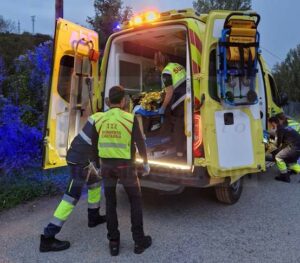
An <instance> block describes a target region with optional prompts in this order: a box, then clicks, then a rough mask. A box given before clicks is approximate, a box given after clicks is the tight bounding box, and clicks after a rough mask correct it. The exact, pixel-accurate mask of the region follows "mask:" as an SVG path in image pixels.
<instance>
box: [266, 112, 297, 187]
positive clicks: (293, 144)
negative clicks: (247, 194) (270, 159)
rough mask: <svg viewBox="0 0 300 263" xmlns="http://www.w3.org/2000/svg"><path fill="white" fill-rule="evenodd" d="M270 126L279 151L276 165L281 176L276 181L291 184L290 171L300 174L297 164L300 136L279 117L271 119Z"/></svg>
mask: <svg viewBox="0 0 300 263" xmlns="http://www.w3.org/2000/svg"><path fill="white" fill-rule="evenodd" d="M269 124H270V125H271V127H272V129H273V130H275V132H276V137H277V148H278V149H277V151H276V154H275V161H276V165H277V167H278V169H279V171H280V175H278V176H276V177H275V179H276V180H278V181H283V182H287V183H289V182H290V171H293V172H295V173H299V172H300V165H299V164H298V163H297V161H298V158H299V157H300V134H299V133H298V132H297V131H296V130H294V129H293V128H292V127H289V126H286V125H284V124H283V123H282V122H280V119H279V118H278V117H277V116H274V117H271V118H269Z"/></svg>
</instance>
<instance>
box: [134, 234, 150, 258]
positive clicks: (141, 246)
mask: <svg viewBox="0 0 300 263" xmlns="http://www.w3.org/2000/svg"><path fill="white" fill-rule="evenodd" d="M151 245H152V238H151V236H144V237H143V238H142V239H141V240H140V241H139V242H135V244H134V253H135V254H142V253H143V252H144V251H145V250H146V249H147V248H148V247H150V246H151Z"/></svg>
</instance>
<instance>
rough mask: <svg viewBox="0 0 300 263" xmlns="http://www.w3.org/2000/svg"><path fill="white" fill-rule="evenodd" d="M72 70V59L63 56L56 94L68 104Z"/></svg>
mask: <svg viewBox="0 0 300 263" xmlns="http://www.w3.org/2000/svg"><path fill="white" fill-rule="evenodd" d="M73 69H74V57H72V56H68V55H65V56H63V57H62V58H61V61H60V68H59V75H58V84H57V85H58V86H57V91H58V94H59V95H60V96H61V97H62V98H63V99H64V100H65V101H67V102H68V103H70V90H71V79H72V74H73Z"/></svg>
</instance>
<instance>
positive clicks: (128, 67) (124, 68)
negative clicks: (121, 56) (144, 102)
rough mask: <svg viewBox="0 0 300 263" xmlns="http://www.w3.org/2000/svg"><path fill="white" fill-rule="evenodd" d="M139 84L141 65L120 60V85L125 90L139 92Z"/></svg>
mask: <svg viewBox="0 0 300 263" xmlns="http://www.w3.org/2000/svg"><path fill="white" fill-rule="evenodd" d="M140 82H141V65H140V64H137V63H132V62H128V61H123V60H120V84H121V85H122V86H123V87H126V90H128V91H129V92H130V91H134V90H135V91H139V90H140Z"/></svg>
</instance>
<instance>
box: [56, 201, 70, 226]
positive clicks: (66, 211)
mask: <svg viewBox="0 0 300 263" xmlns="http://www.w3.org/2000/svg"><path fill="white" fill-rule="evenodd" d="M73 209H74V205H73V204H70V203H68V202H67V201H65V200H61V202H60V203H59V205H58V207H57V208H56V210H55V212H54V217H56V218H58V219H59V220H62V221H66V220H67V219H68V217H69V215H70V214H71V213H72V211H73Z"/></svg>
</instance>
